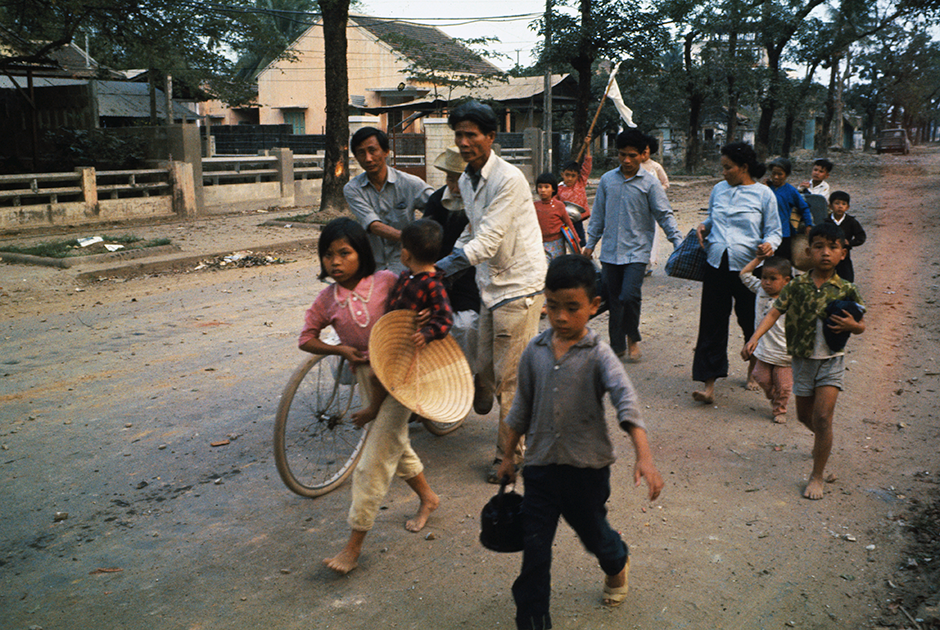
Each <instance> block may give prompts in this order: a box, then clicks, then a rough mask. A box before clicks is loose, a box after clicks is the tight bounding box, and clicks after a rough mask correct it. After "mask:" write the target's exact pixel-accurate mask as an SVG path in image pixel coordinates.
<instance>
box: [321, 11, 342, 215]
mask: <svg viewBox="0 0 940 630" xmlns="http://www.w3.org/2000/svg"><path fill="white" fill-rule="evenodd" d="M320 11H321V12H322V15H323V46H324V51H325V53H324V64H325V66H326V70H325V79H326V83H325V92H326V94H327V98H326V129H325V131H326V159H325V160H324V161H323V186H322V189H321V192H320V211H321V212H323V211H326V210H330V211H337V210H345V209H346V207H347V206H346V198H345V197H344V196H343V186H345V185H346V183H347V182H349V77H348V74H347V71H346V21H347V19H348V18H349V0H320Z"/></svg>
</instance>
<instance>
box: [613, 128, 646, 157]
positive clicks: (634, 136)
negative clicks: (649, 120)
mask: <svg viewBox="0 0 940 630" xmlns="http://www.w3.org/2000/svg"><path fill="white" fill-rule="evenodd" d="M616 145H617V150H618V151H619V150H620V149H624V148H626V147H633V148H634V149H636V150H637V151H639V152H640V153H642V152H643V151H646V148H647V147H649V145H650V141H649V136H647V135H646V134H645V133H643V132H642V131H640V130H639V129H626V130H624V131H621V132H620V133H618V134H617V142H616Z"/></svg>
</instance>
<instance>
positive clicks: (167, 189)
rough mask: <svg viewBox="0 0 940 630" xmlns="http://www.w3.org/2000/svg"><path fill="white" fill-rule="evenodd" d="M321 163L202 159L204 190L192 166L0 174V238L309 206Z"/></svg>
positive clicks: (284, 156)
mask: <svg viewBox="0 0 940 630" xmlns="http://www.w3.org/2000/svg"><path fill="white" fill-rule="evenodd" d="M323 160H324V156H323V155H297V156H295V155H292V154H291V152H290V151H289V150H286V149H275V150H273V151H267V152H265V154H263V155H258V156H219V157H214V158H204V159H203V160H202V163H201V166H202V182H201V184H202V185H201V186H197V185H196V182H195V181H194V175H193V165H192V164H190V163H187V162H170V163H165V165H164V166H161V167H160V168H152V169H140V170H128V171H96V170H95V169H94V168H78V169H76V170H75V171H74V172H71V173H31V174H25V175H0V233H4V232H7V233H10V232H18V231H22V230H24V229H32V228H39V227H51V226H59V225H61V226H67V225H68V226H71V225H90V224H96V223H105V222H118V221H128V220H134V219H146V218H159V217H172V216H194V215H198V214H223V213H226V212H237V211H243V210H257V209H261V208H270V207H290V206H295V205H312V204H314V203H317V202H318V201H319V198H320V189H321V182H322V179H323Z"/></svg>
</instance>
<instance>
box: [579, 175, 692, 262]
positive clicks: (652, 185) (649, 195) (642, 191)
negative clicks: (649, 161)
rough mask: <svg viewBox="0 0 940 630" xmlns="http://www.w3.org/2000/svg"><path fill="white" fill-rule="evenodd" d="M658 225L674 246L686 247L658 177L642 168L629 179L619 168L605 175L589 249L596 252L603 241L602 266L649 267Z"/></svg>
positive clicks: (596, 200) (597, 196)
mask: <svg viewBox="0 0 940 630" xmlns="http://www.w3.org/2000/svg"><path fill="white" fill-rule="evenodd" d="M657 223H659V225H661V226H662V228H663V230H664V231H665V232H666V236H667V237H668V238H669V240H670V241H671V242H672V244H673V245H674V246H676V247H678V246H679V244H680V243H682V234H681V233H679V228H678V227H677V226H676V219H675V217H674V216H673V215H672V207H671V206H670V205H669V200H668V199H667V198H666V193H665V191H664V190H663V186H662V184H660V183H659V180H658V179H657V178H656V176H655V175H653V174H652V173H650V172H649V171H647V170H646V169H643V168H641V169H640V170H639V171H637V173H636V175H634V176H633V177H629V178H628V177H625V176H624V174H623V172H622V171H621V170H620V169H619V168H616V169H614V170H612V171H608V172H606V173H604V176H603V177H601V181H600V183H599V184H598V186H597V193H596V194H595V196H594V206H593V208H592V210H591V219H590V221H589V223H588V228H587V244H586V246H587V247H588V248H590V249H594V247H595V246H596V245H597V242H598V241H600V240H602V239H601V237H603V242H602V243H601V251H600V259H601V262H605V263H608V264H612V265H628V264H630V263H643V264H646V263H648V262H649V261H650V252H651V251H652V250H653V236H654V235H655V230H656V224H657Z"/></svg>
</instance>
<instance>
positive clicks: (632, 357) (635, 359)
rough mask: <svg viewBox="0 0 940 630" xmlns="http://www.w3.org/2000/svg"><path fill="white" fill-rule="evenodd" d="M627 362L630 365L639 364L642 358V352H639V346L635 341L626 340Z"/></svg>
mask: <svg viewBox="0 0 940 630" xmlns="http://www.w3.org/2000/svg"><path fill="white" fill-rule="evenodd" d="M627 346H628V350H627V361H629V362H630V363H639V362H640V359H642V358H643V352H642V351H641V350H640V344H639V342H636V341H631V340H630V339H629V338H628V339H627Z"/></svg>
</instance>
